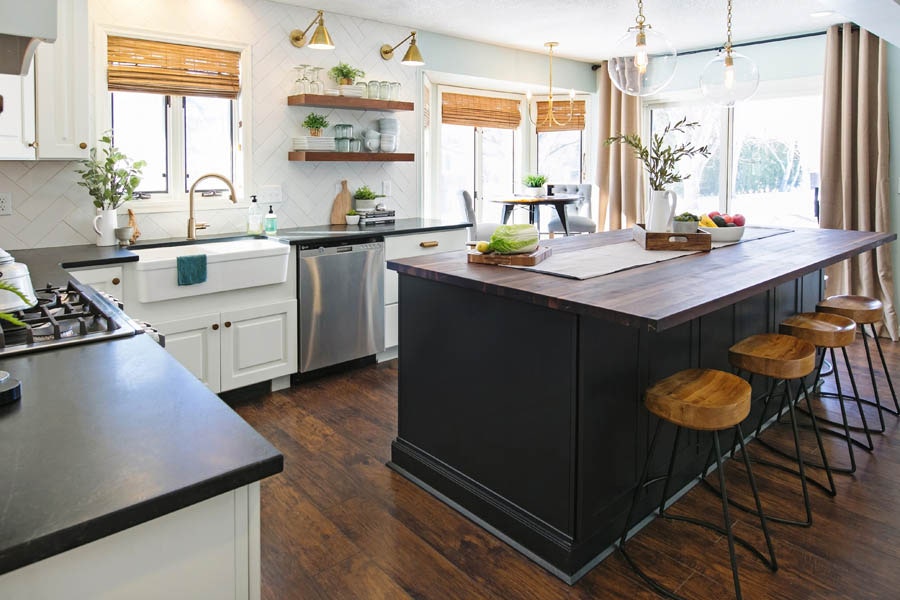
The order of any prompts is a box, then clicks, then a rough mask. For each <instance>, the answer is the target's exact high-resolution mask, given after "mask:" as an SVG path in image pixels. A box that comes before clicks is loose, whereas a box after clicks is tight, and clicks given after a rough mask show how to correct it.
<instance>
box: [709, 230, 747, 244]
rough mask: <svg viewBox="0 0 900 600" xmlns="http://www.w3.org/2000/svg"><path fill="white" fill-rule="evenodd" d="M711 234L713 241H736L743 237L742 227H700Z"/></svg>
mask: <svg viewBox="0 0 900 600" xmlns="http://www.w3.org/2000/svg"><path fill="white" fill-rule="evenodd" d="M700 230H701V231H705V232H706V233H708V234H709V235H711V236H712V241H713V242H736V241H738V240H739V239H741V238H742V237H744V228H743V227H700Z"/></svg>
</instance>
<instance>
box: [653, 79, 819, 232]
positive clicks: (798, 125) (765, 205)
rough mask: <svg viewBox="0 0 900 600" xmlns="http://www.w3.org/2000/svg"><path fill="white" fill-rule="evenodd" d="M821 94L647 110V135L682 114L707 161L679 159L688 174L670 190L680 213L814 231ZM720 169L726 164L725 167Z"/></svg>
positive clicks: (786, 94)
mask: <svg viewBox="0 0 900 600" xmlns="http://www.w3.org/2000/svg"><path fill="white" fill-rule="evenodd" d="M821 115H822V96H821V94H820V93H802V92H796V91H784V92H782V93H776V94H773V95H769V96H763V97H760V98H753V99H751V100H749V101H746V102H742V103H740V104H737V105H736V106H735V107H733V108H730V109H723V108H718V107H714V106H710V105H702V104H700V103H699V102H697V103H677V104H660V105H650V106H649V117H650V118H649V121H650V124H649V127H650V132H651V133H653V132H658V131H660V130H661V129H662V128H663V127H665V125H666V124H667V123H668V122H670V121H674V120H677V119H680V118H681V117H683V116H686V117H687V118H688V120H692V121H697V122H699V123H700V126H699V127H698V128H696V129H694V130H692V131H691V132H690V134H689V137H690V141H692V142H693V143H695V144H701V145H703V144H708V145H709V148H710V156H709V157H708V158H703V157H694V158H693V159H691V160H686V161H682V163H680V165H679V168H680V169H681V172H682V173H683V174H685V175H690V178H688V179H686V180H685V181H684V182H682V183H681V184H678V185H676V186H674V187H673V191H674V192H675V193H677V194H678V212H682V211H690V212H695V213H700V212H709V211H711V210H719V211H722V212H728V213H731V214H734V213H741V214H743V215H744V216H746V217H747V221H748V222H749V223H752V224H754V225H777V226H785V227H817V226H818V220H817V207H816V205H815V202H816V190H815V186H816V184H815V182H816V181H817V180H818V170H819V168H818V164H819V148H820V142H821V139H820V138H821V133H820V129H821ZM723 165H726V167H725V168H723Z"/></svg>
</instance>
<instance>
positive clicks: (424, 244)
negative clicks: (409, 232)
mask: <svg viewBox="0 0 900 600" xmlns="http://www.w3.org/2000/svg"><path fill="white" fill-rule="evenodd" d="M419 245H420V246H421V247H423V248H437V247H438V246H439V245H440V242H438V241H432V242H419Z"/></svg>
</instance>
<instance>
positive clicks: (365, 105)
mask: <svg viewBox="0 0 900 600" xmlns="http://www.w3.org/2000/svg"><path fill="white" fill-rule="evenodd" d="M287 103H288V106H316V107H319V108H352V109H354V110H382V111H390V112H396V111H403V110H414V109H415V105H414V104H413V103H412V102H399V101H396V100H370V99H368V98H350V97H349V96H321V95H318V94H298V95H296V96H288V99H287Z"/></svg>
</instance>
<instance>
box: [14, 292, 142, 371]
mask: <svg viewBox="0 0 900 600" xmlns="http://www.w3.org/2000/svg"><path fill="white" fill-rule="evenodd" d="M35 296H36V297H37V299H38V303H37V304H36V305H35V306H33V307H31V308H27V309H25V310H20V311H16V312H15V313H13V316H15V318H16V319H18V320H19V321H21V322H22V323H23V324H24V325H14V324H12V323H9V322H7V321H0V325H2V329H0V358H2V357H4V356H10V355H14V354H21V353H24V352H34V351H38V350H44V349H50V348H55V347H58V346H70V345H74V344H83V343H88V342H95V341H101V340H108V339H113V338H120V337H127V336H131V335H135V333H137V332H138V331H139V330H140V329H141V327H140V326H139V325H137V324H136V323H134V322H133V321H132V320H131V319H129V318H128V317H127V316H126V315H125V314H124V313H122V312H121V311H119V310H116V307H115V305H114V304H113V302H114V301H113V299H111V298H109V297H105V296H102V295H100V294H98V293H96V292H89V291H87V289H86V288H84V287H82V286H81V285H79V284H77V283H75V282H73V281H70V282H69V283H68V285H67V286H66V287H53V286H49V285H48V286H47V287H45V288H42V289H37V290H35ZM120 308H121V307H120Z"/></svg>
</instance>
